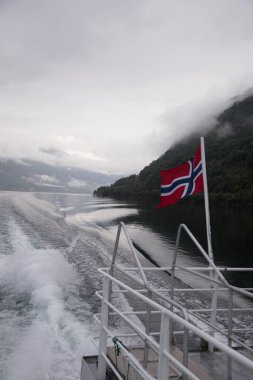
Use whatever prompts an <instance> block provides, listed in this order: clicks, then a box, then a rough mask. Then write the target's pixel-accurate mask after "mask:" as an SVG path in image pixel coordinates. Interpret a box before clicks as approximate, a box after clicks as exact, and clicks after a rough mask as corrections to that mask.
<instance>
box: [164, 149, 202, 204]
mask: <svg viewBox="0 0 253 380" xmlns="http://www.w3.org/2000/svg"><path fill="white" fill-rule="evenodd" d="M160 175H161V178H162V184H161V196H160V204H159V205H158V206H157V207H158V208H161V207H166V206H169V205H172V204H173V203H176V202H178V201H179V200H180V199H181V198H185V197H187V196H188V195H192V194H196V193H199V192H202V191H204V184H203V171H202V161H201V148H200V146H199V147H198V150H197V152H196V153H195V156H194V158H193V160H191V161H188V162H185V163H184V164H182V165H180V166H177V167H176V168H173V169H168V170H162V171H161V172H160Z"/></svg>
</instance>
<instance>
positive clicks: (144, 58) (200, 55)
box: [0, 0, 253, 174]
mask: <svg viewBox="0 0 253 380" xmlns="http://www.w3.org/2000/svg"><path fill="white" fill-rule="evenodd" d="M252 19H253V3H252V2H251V1H246V0H219V1H218V0H213V1H212V2H210V1H208V0H194V1H192V2H189V1H187V0H182V1H172V0H158V1H156V2H153V1H151V0H146V1H138V2H137V1H135V0H129V1H127V2H126V1H123V0H107V1H106V2H105V1H102V0H95V1H88V0H73V1H71V2H69V1H67V0H54V1H49V0H44V1H43V2H42V1H39V0H23V1H22V2H21V1H19V0H9V1H1V2H0V45H1V50H0V152H1V156H2V157H13V158H19V159H20V158H33V159H39V160H42V161H45V162H47V163H54V164H55V163H57V164H59V165H74V166H80V167H82V168H85V169H90V170H96V171H101V172H115V173H123V174H130V173H133V172H138V171H139V170H140V169H142V167H143V166H145V165H146V164H148V163H149V162H150V161H152V160H153V159H155V158H157V157H158V156H159V155H160V154H162V153H163V152H164V151H165V150H166V149H167V148H169V146H170V145H171V144H173V142H174V141H176V140H178V139H180V138H181V137H183V136H185V134H188V133H189V132H190V131H191V130H192V129H195V128H207V127H208V126H210V124H211V123H213V122H214V120H215V115H216V114H217V112H220V111H221V110H222V109H223V107H225V106H226V105H228V104H229V102H231V98H232V97H233V96H234V95H237V94H239V93H241V92H242V91H244V90H245V89H247V88H248V87H250V86H252V83H253V50H252V43H253V23H252Z"/></svg>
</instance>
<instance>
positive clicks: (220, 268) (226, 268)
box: [124, 267, 253, 272]
mask: <svg viewBox="0 0 253 380" xmlns="http://www.w3.org/2000/svg"><path fill="white" fill-rule="evenodd" d="M187 268H188V269H191V270H199V271H206V272H210V271H213V270H214V269H213V268H209V267H187ZM216 268H217V269H218V270H219V271H221V272H224V271H225V272H253V268H246V267H245V268H240V267H238V268H236V267H216ZM124 269H125V270H131V271H139V268H136V267H124ZM142 269H143V270H144V271H147V272H148V271H152V272H153V271H168V270H171V269H172V267H142Z"/></svg>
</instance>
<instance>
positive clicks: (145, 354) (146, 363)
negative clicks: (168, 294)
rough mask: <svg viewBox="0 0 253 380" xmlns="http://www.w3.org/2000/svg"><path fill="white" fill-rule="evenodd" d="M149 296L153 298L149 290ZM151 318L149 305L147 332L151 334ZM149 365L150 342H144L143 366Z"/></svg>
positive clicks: (148, 306)
mask: <svg viewBox="0 0 253 380" xmlns="http://www.w3.org/2000/svg"><path fill="white" fill-rule="evenodd" d="M148 298H149V299H150V300H152V292H151V291H150V290H148ZM150 318H151V306H150V305H149V304H148V305H147V318H146V334H147V335H149V334H150ZM147 366H148V343H147V342H144V358H143V367H144V368H147Z"/></svg>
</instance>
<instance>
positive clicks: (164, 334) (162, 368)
mask: <svg viewBox="0 0 253 380" xmlns="http://www.w3.org/2000/svg"><path fill="white" fill-rule="evenodd" d="M169 340H170V317H169V316H168V315H166V314H165V313H162V315H161V329H160V350H159V361H158V377H157V379H158V380H164V379H168V378H169V362H168V358H167V357H166V356H165V355H164V351H165V352H166V351H167V352H169V347H170V342H169Z"/></svg>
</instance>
